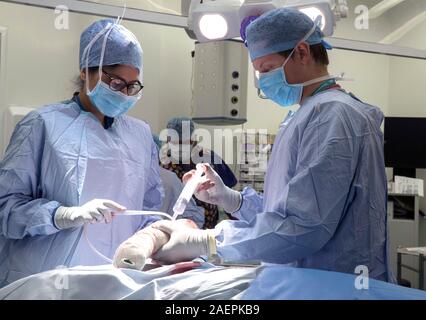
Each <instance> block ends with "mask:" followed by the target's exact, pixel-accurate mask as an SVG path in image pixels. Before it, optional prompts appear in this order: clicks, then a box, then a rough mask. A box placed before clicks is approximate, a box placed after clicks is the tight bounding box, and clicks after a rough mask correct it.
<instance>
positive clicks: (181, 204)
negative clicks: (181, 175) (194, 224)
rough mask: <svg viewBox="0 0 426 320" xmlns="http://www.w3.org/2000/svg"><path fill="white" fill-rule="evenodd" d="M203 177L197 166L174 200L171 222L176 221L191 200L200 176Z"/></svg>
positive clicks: (201, 170)
mask: <svg viewBox="0 0 426 320" xmlns="http://www.w3.org/2000/svg"><path fill="white" fill-rule="evenodd" d="M202 175H203V169H202V167H201V166H197V170H195V173H194V175H193V176H192V177H191V179H190V180H189V181H188V182H187V183H186V184H185V186H184V187H183V190H182V192H181V193H180V195H179V198H178V199H177V200H176V203H175V205H174V206H173V217H172V220H176V218H177V217H178V216H179V215H182V214H183V213H184V211H185V209H186V206H187V205H188V203H189V201H190V200H191V198H192V195H193V194H194V192H195V190H196V189H197V187H198V185H199V184H200V182H201V176H202Z"/></svg>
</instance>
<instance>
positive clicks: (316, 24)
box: [282, 20, 320, 68]
mask: <svg viewBox="0 0 426 320" xmlns="http://www.w3.org/2000/svg"><path fill="white" fill-rule="evenodd" d="M318 23H320V20H319V22H318V20H315V22H314V26H313V27H312V29H311V30H309V32H308V33H307V34H306V35H305V36H304V37H303V38H302V40H300V41H299V42H298V43H297V44H296V46H295V47H294V48H293V50H292V51H291V53H290V54H289V55H288V57H287V59H286V60H285V61H284V63H283V66H282V67H283V68H284V66H285V65H286V64H287V62H288V60H290V58H291V56H292V55H293V53H294V52H295V51H296V48H297V47H298V46H299V45H300V44H301V43H303V42H305V41H306V40H308V39H309V37H310V36H311V35H312V34H313V33H314V32H315V29H316V28H317V26H318Z"/></svg>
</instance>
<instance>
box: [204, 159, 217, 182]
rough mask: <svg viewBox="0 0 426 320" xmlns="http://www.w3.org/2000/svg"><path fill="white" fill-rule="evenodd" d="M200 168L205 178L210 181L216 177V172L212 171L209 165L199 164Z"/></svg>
mask: <svg viewBox="0 0 426 320" xmlns="http://www.w3.org/2000/svg"><path fill="white" fill-rule="evenodd" d="M201 166H202V168H203V170H204V173H205V175H206V177H207V178H209V179H212V178H216V177H218V174H217V173H216V171H214V169H213V168H212V166H211V165H210V164H209V163H203V164H201Z"/></svg>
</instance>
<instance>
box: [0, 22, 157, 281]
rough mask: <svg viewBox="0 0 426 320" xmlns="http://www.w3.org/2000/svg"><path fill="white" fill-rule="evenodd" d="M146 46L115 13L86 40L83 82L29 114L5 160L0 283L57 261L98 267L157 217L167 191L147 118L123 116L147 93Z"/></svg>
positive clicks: (0, 182) (0, 193)
mask: <svg viewBox="0 0 426 320" xmlns="http://www.w3.org/2000/svg"><path fill="white" fill-rule="evenodd" d="M142 54H143V52H142V48H141V46H140V44H139V42H138V40H137V39H136V37H135V36H134V35H133V34H132V33H131V32H130V31H129V30H127V29H126V28H125V27H123V26H122V25H120V24H118V23H117V22H114V21H113V20H101V21H97V22H94V23H93V24H92V25H90V26H89V27H88V28H87V29H86V30H85V31H84V32H83V33H82V35H81V38H80V77H81V79H82V80H83V82H84V86H83V88H82V90H81V92H80V93H76V94H75V95H74V96H73V98H72V99H71V100H68V101H65V102H60V103H56V104H51V105H47V106H44V107H41V108H38V109H37V110H35V111H33V112H31V113H29V114H28V115H27V116H26V117H25V118H24V119H23V120H22V121H21V122H20V123H19V124H18V125H17V126H16V128H15V131H14V132H13V135H12V138H11V140H10V144H9V146H8V148H7V150H6V154H5V157H4V159H3V160H2V162H0V287H2V286H5V285H7V284H9V283H11V282H13V281H15V280H17V279H19V278H22V277H25V276H28V275H31V274H35V273H38V272H42V271H45V270H49V269H53V268H56V267H58V266H67V267H68V266H76V265H99V264H105V263H106V261H104V260H103V259H101V258H100V257H98V256H96V255H95V254H94V253H93V252H92V251H91V249H90V248H89V246H88V244H87V242H86V240H85V239H84V236H82V234H83V228H82V226H83V225H84V224H85V223H88V222H89V223H90V224H88V225H87V230H86V231H87V236H88V237H89V239H90V241H91V243H92V244H93V245H94V246H95V247H96V248H97V249H98V250H99V251H100V252H101V253H102V254H103V255H105V256H107V257H110V258H112V257H113V255H114V252H115V250H116V248H117V247H118V245H119V244H120V243H122V242H123V241H124V240H126V239H127V238H129V237H130V236H132V235H133V234H134V233H135V232H136V231H138V230H140V229H143V228H144V227H146V226H147V225H149V224H151V223H152V222H153V221H154V220H156V218H155V217H149V218H147V217H146V216H121V217H120V213H121V212H122V211H124V210H126V209H134V210H147V209H148V210H157V209H158V208H160V207H161V202H162V197H163V189H162V186H161V182H160V181H161V180H160V176H159V172H158V154H157V149H156V147H155V144H154V142H153V140H152V135H151V131H150V128H149V126H148V125H147V124H146V123H145V122H143V121H141V120H137V119H135V118H132V117H130V116H127V115H125V113H126V112H127V111H128V110H129V109H130V108H132V107H133V106H134V105H135V104H136V102H137V100H138V99H139V98H140V97H141V90H142V87H143V86H142V84H141V82H140V79H141V78H142V77H141V74H142Z"/></svg>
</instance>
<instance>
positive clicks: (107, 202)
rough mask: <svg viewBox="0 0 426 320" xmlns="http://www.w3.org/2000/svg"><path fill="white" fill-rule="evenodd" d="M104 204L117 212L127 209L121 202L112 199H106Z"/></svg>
mask: <svg viewBox="0 0 426 320" xmlns="http://www.w3.org/2000/svg"><path fill="white" fill-rule="evenodd" d="M103 205H104V206H106V207H108V208H109V209H111V210H112V211H114V212H115V211H117V212H121V211H125V210H127V208H126V207H125V206H122V205H121V204H119V203H117V202H115V201H112V200H104V202H103Z"/></svg>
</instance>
